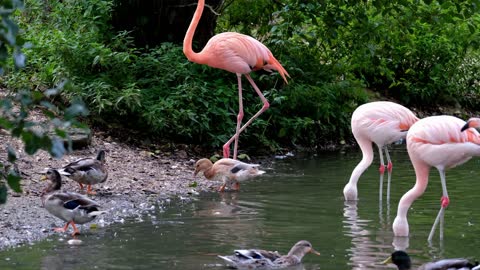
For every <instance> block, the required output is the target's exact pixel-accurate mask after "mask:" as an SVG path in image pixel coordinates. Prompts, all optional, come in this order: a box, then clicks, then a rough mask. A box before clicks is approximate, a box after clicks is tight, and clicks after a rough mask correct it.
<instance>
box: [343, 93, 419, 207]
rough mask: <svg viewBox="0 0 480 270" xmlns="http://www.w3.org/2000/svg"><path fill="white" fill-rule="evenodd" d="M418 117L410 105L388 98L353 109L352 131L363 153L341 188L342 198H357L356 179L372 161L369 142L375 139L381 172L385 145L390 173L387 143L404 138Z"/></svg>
mask: <svg viewBox="0 0 480 270" xmlns="http://www.w3.org/2000/svg"><path fill="white" fill-rule="evenodd" d="M417 121H418V118H417V117H416V116H415V115H414V114H413V113H412V112H411V111H410V110H409V109H407V108H405V107H403V106H402V105H399V104H397V103H393V102H389V101H376V102H370V103H366V104H363V105H361V106H359V107H358V108H357V109H356V110H355V111H354V112H353V115H352V132H353V136H354V137H355V139H356V140H357V143H358V145H359V146H360V149H361V150H362V155H363V157H362V160H361V161H360V162H359V163H358V165H357V166H356V167H355V169H354V170H353V172H352V175H351V176H350V180H349V181H348V183H347V184H346V185H345V188H344V189H343V195H344V196H345V200H347V201H350V200H357V197H358V191H357V182H358V180H359V178H360V176H361V175H362V173H363V172H364V171H365V170H366V169H367V168H368V167H369V166H370V165H371V164H372V161H373V148H372V143H375V144H376V145H377V147H378V154H379V156H380V168H379V171H380V174H381V175H383V174H384V172H385V162H384V160H383V154H382V149H385V155H386V157H387V162H388V165H387V170H388V172H389V173H391V172H392V168H393V165H392V161H391V160H390V155H389V153H388V149H387V145H389V144H391V143H393V142H396V141H398V140H401V139H404V138H405V137H406V136H407V131H408V129H409V128H410V126H411V125H413V123H415V122H417ZM380 192H381V191H380ZM380 196H381V194H380ZM380 198H381V197H380Z"/></svg>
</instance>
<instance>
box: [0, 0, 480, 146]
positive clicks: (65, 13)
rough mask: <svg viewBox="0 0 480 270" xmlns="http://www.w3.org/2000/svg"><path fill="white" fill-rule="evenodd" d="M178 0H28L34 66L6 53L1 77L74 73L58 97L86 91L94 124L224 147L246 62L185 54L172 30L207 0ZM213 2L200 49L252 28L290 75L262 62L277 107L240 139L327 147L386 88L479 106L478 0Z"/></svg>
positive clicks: (58, 77) (422, 103)
mask: <svg viewBox="0 0 480 270" xmlns="http://www.w3.org/2000/svg"><path fill="white" fill-rule="evenodd" d="M7 2H8V1H7ZM14 2H18V1H14ZM170 2H171V1H170ZM170 2H169V1H167V0H161V1H160V0H157V1H126V0H63V1H49V0H25V7H24V8H23V9H20V10H19V11H17V12H16V13H15V14H14V15H15V17H14V18H15V21H16V22H17V23H18V25H19V28H20V29H21V32H20V33H21V34H20V37H21V40H22V43H25V44H26V45H27V46H24V48H23V52H24V54H25V56H26V59H27V61H26V64H25V65H24V66H25V67H24V68H23V69H18V68H16V67H15V65H14V64H13V63H9V64H8V65H7V66H6V67H5V69H4V75H3V76H2V80H1V81H0V87H3V88H6V89H9V90H11V91H13V92H19V91H24V90H29V91H33V92H34V93H35V92H40V93H44V92H45V91H46V90H47V89H52V88H53V87H56V86H58V85H59V84H61V83H63V82H66V83H65V84H63V91H62V92H61V96H60V97H58V96H57V97H56V99H55V100H54V103H55V104H57V105H62V106H63V105H69V104H71V102H72V101H73V100H74V99H76V98H78V97H80V98H81V99H82V100H83V101H84V102H85V103H86V105H87V107H88V108H89V110H90V116H89V118H88V120H89V121H91V123H92V124H94V125H101V126H105V127H107V128H112V129H113V128H114V127H117V126H119V125H120V126H122V127H125V128H129V129H133V130H136V131H140V132H142V133H145V134H147V135H146V136H153V137H156V138H162V139H164V140H167V141H174V142H178V143H187V144H196V145H202V146H204V147H206V148H207V149H212V150H215V149H217V150H220V146H221V145H222V144H223V143H224V142H225V141H226V140H227V139H228V138H229V137H230V136H231V135H232V134H233V132H234V128H235V124H234V123H235V120H236V112H237V109H238V100H237V98H238V95H237V89H236V87H237V85H236V78H235V75H234V74H231V73H228V72H226V71H222V70H217V69H214V68H210V67H208V66H202V65H198V64H194V63H190V62H188V60H187V59H186V58H185V56H184V55H183V53H182V48H181V47H182V44H181V40H178V38H175V36H179V35H178V32H180V31H182V33H183V34H184V32H185V31H186V26H188V23H189V22H190V20H191V15H192V14H193V10H194V8H195V5H196V1H195V0H189V1H185V0H182V1H174V2H175V3H176V4H174V5H173V6H172V5H170V6H168V5H167V4H168V3H170ZM142 3H143V5H144V6H143V9H144V10H143V11H148V10H151V9H152V8H151V5H152V4H155V5H156V6H157V7H158V8H159V10H158V11H156V10H154V11H153V12H151V13H152V14H161V15H162V16H169V18H170V19H171V21H173V22H174V25H173V26H172V25H159V29H162V30H163V31H165V30H167V31H166V34H159V33H160V32H161V31H156V32H155V31H154V30H151V29H154V28H148V29H149V31H145V29H147V28H146V26H145V27H143V26H144V25H147V24H148V23H149V22H150V21H155V20H156V19H157V18H155V17H151V16H150V17H149V16H148V15H138V13H139V12H137V11H139V10H142ZM133 4H135V5H136V6H135V8H132V6H129V5H133ZM207 4H210V5H211V7H212V8H215V9H216V12H217V13H218V16H217V15H215V13H213V12H212V11H211V10H210V9H206V11H205V15H204V16H205V17H206V19H205V20H207V22H206V23H204V24H201V25H200V28H201V29H199V31H202V33H203V34H202V35H201V37H198V39H197V37H195V38H194V40H198V41H199V43H200V44H196V45H197V50H200V49H201V48H202V46H203V44H202V42H204V41H205V35H208V33H213V32H215V33H219V32H224V31H236V32H241V33H244V34H249V35H251V36H253V37H255V38H256V39H258V40H260V41H261V42H263V43H264V44H265V45H267V47H269V48H270V50H271V51H272V52H273V54H274V55H275V56H276V58H277V59H279V61H280V62H281V63H282V65H283V66H284V67H285V68H286V69H287V71H288V72H289V73H290V75H291V77H292V79H291V81H290V83H289V84H284V83H283V82H282V80H281V78H280V76H279V75H278V74H276V73H273V74H269V73H266V72H256V73H255V74H253V76H254V79H255V80H256V82H258V85H259V87H260V89H262V90H263V92H264V93H265V96H266V97H267V99H268V100H269V101H270V102H271V107H270V109H269V110H267V111H266V112H265V113H264V114H263V115H262V116H261V117H260V118H259V119H258V120H256V121H254V122H253V124H252V125H251V126H250V127H249V128H248V129H247V130H246V131H245V132H244V133H242V137H241V141H240V145H241V147H240V148H241V149H242V150H243V151H252V152H253V150H254V149H255V150H256V151H263V152H266V153H271V152H274V151H279V150H281V149H283V148H286V149H288V148H292V147H305V148H307V149H321V148H323V147H324V146H325V145H330V144H333V145H336V144H339V143H341V142H344V141H349V140H351V132H350V116H351V113H352V112H353V110H354V109H355V108H356V107H357V106H358V105H360V104H362V103H365V102H368V101H371V100H376V99H392V100H395V101H397V102H399V103H401V104H403V105H405V106H408V107H415V108H419V109H424V110H435V109H436V107H437V106H451V107H453V108H458V109H459V110H460V111H468V110H475V109H476V108H478V105H479V104H478V102H479V101H480V99H479V93H480V92H479V91H480V89H479V82H478V79H477V74H478V71H479V69H480V62H479V49H478V48H479V44H480V36H479V35H480V34H479V33H480V32H479V26H480V14H479V7H480V3H479V1H440V0H438V1H433V0H432V1H429V0H425V1H417V0H401V1H384V0H373V1H371V0H369V1H347V0H330V1H327V0H325V1H300V0H284V1H271V0H225V1H218V0H217V1H213V0H212V1H207ZM125 10H130V11H131V12H132V13H128V12H125ZM166 10H167V11H168V12H165V11H166ZM128 14H130V15H128ZM145 14H148V13H145ZM165 14H167V15H165ZM175 14H177V15H175ZM178 14H181V15H182V16H180V15H178ZM183 14H190V15H183ZM132 16H133V17H132ZM159 16H160V15H159ZM119 21H120V22H122V21H123V22H124V23H119ZM180 22H183V23H180ZM177 24H178V25H177ZM148 25H149V24H148ZM176 26H178V28H176ZM212 27H215V28H214V29H213V28H212ZM165 28H167V29H165ZM180 28H182V29H180ZM0 29H1V28H0ZM142 29H143V30H142ZM202 29H203V30H202ZM213 30H214V31H213ZM168 33H170V34H168ZM183 34H182V35H180V36H182V37H183ZM152 37H155V38H152ZM162 37H163V39H161V38H162ZM157 38H158V39H159V41H158V42H156V44H155V39H157ZM207 38H208V36H207ZM152 40H153V42H152ZM22 46H23V44H22ZM14 51H15V50H14ZM0 52H2V53H3V51H2V49H1V47H0ZM0 55H1V53H0ZM244 99H245V101H244V103H245V107H246V108H245V109H246V112H245V113H246V117H247V118H248V116H249V115H252V114H253V113H254V112H256V111H257V110H258V109H259V108H260V106H261V102H260V100H259V99H258V97H257V96H256V94H255V92H254V91H253V89H250V86H248V84H245V91H244ZM465 117H468V116H467V115H465ZM248 146H249V147H248Z"/></svg>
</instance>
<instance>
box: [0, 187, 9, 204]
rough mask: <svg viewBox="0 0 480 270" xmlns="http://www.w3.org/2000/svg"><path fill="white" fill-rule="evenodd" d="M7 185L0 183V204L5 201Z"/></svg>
mask: <svg viewBox="0 0 480 270" xmlns="http://www.w3.org/2000/svg"><path fill="white" fill-rule="evenodd" d="M7 191H8V190H7V187H6V186H5V184H4V183H0V204H4V203H6V202H7Z"/></svg>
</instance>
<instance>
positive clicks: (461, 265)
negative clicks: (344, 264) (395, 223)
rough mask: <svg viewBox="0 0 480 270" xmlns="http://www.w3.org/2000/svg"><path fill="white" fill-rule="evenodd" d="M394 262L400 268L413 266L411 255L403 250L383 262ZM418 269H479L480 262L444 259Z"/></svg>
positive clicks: (407, 269) (405, 268) (404, 268)
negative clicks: (479, 263)
mask: <svg viewBox="0 0 480 270" xmlns="http://www.w3.org/2000/svg"><path fill="white" fill-rule="evenodd" d="M388 263H393V264H395V265H396V266H397V268H398V270H409V269H411V267H412V262H411V260H410V256H409V255H408V254H407V253H406V252H405V251H402V250H397V251H395V252H393V253H392V255H391V256H390V257H388V258H387V259H386V260H385V261H383V262H382V264H388ZM417 269H418V270H479V269H480V266H479V265H478V262H476V263H475V264H472V263H470V262H469V261H468V260H467V259H463V258H458V259H443V260H439V261H436V262H429V263H426V264H423V265H421V266H420V267H419V268H417Z"/></svg>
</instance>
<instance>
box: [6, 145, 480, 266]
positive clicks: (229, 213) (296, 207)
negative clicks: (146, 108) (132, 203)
mask: <svg viewBox="0 0 480 270" xmlns="http://www.w3.org/2000/svg"><path fill="white" fill-rule="evenodd" d="M360 158H361V153H360V152H356V151H353V152H352V151H350V152H347V153H340V152H336V153H325V154H322V155H318V156H316V157H308V158H291V159H284V160H277V161H276V162H275V163H274V165H273V167H272V168H265V169H267V172H268V173H267V174H265V175H264V176H262V177H259V178H257V179H254V180H252V181H250V182H247V183H244V184H243V185H242V187H241V191H240V192H224V193H216V192H208V193H201V194H199V195H198V196H196V198H195V200H194V201H193V202H188V203H182V202H180V201H179V202H172V203H171V205H170V206H169V207H166V208H165V209H164V210H161V211H160V210H159V211H157V212H156V213H154V214H153V215H147V216H145V217H144V219H143V221H141V222H139V221H136V220H130V221H126V222H125V223H123V224H115V225H111V226H108V227H105V228H99V229H97V230H87V229H84V230H83V231H88V232H87V233H86V234H84V235H81V236H79V239H82V241H83V244H82V245H80V246H70V245H68V244H67V243H66V241H65V240H63V241H62V236H53V237H50V238H48V239H46V240H44V241H41V242H39V243H36V244H34V245H29V246H24V247H19V248H16V249H9V250H5V251H2V252H0V269H49V270H51V269H227V267H226V266H225V264H224V263H223V262H222V261H221V260H220V259H219V258H217V255H218V254H221V255H225V254H230V253H232V251H233V250H234V249H238V248H251V247H258V248H264V249H271V250H278V251H279V252H281V253H286V252H287V251H288V250H289V249H290V247H291V246H292V245H293V244H294V243H295V242H297V241H298V240H301V239H305V240H309V241H310V242H311V243H312V245H313V247H314V248H315V249H316V250H318V251H320V253H321V256H315V255H311V254H308V255H307V256H306V257H305V258H304V263H303V266H302V268H301V269H309V270H310V269H395V268H394V267H392V265H390V266H385V265H379V264H378V263H379V262H381V261H382V260H384V259H385V258H386V257H388V255H389V254H390V253H391V252H392V251H393V250H394V244H395V245H396V246H398V247H402V246H403V247H408V248H407V250H408V252H409V253H410V254H411V256H412V259H413V263H414V265H419V264H422V263H424V262H427V261H430V260H434V259H438V258H448V257H468V258H475V256H476V259H480V253H479V252H478V251H479V250H480V248H479V247H480V238H479V237H478V234H479V232H480V211H478V210H479V207H478V196H477V192H475V190H474V189H473V187H476V186H477V185H478V183H477V182H478V181H477V180H476V179H475V178H476V176H477V173H476V171H477V168H478V163H479V160H478V159H473V160H471V161H469V162H468V163H467V164H465V165H463V166H461V167H458V168H455V169H452V170H450V171H447V185H448V188H449V190H448V191H449V195H450V199H451V203H450V206H449V208H448V209H447V211H446V214H445V232H444V240H443V241H440V240H439V237H438V232H437V235H435V237H434V241H433V242H432V243H431V244H428V242H427V237H428V233H429V231H430V227H431V225H432V223H433V220H434V218H435V216H436V214H437V212H438V209H439V207H440V196H441V186H440V179H439V176H438V173H437V172H436V170H434V169H432V171H431V178H430V185H429V187H428V188H427V191H426V193H425V194H424V195H423V196H422V197H421V198H420V199H419V200H417V201H416V202H415V203H414V204H413V208H412V209H411V210H410V212H409V221H410V233H411V236H410V238H407V239H405V238H403V239H394V237H393V233H392V229H391V223H392V222H393V219H394V218H395V214H396V208H397V203H398V200H399V199H400V197H401V196H402V195H403V194H404V193H405V192H406V191H407V190H408V189H410V188H411V187H412V186H413V184H414V179H415V177H414V172H413V168H412V167H411V164H410V161H409V160H408V155H407V153H406V151H405V149H404V146H396V147H395V149H394V151H393V154H392V160H393V162H394V171H393V176H392V184H391V194H390V199H389V201H388V200H387V198H386V197H385V196H383V199H382V201H380V200H379V193H378V191H379V190H378V189H379V174H378V170H377V168H378V157H377V156H376V157H375V160H374V164H373V165H372V166H371V167H370V168H369V169H368V170H367V171H366V172H365V173H364V175H363V176H362V178H361V179H360V181H359V198H360V200H359V201H358V203H351V204H347V203H345V202H344V199H343V193H342V190H343V187H344V185H345V183H346V182H347V181H348V178H349V176H350V173H351V171H352V170H353V168H354V167H355V165H356V164H357V162H358V161H359V160H360ZM476 184H477V185H476ZM385 193H386V184H384V194H385ZM66 240H68V238H67V239H66ZM405 240H407V241H405Z"/></svg>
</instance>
